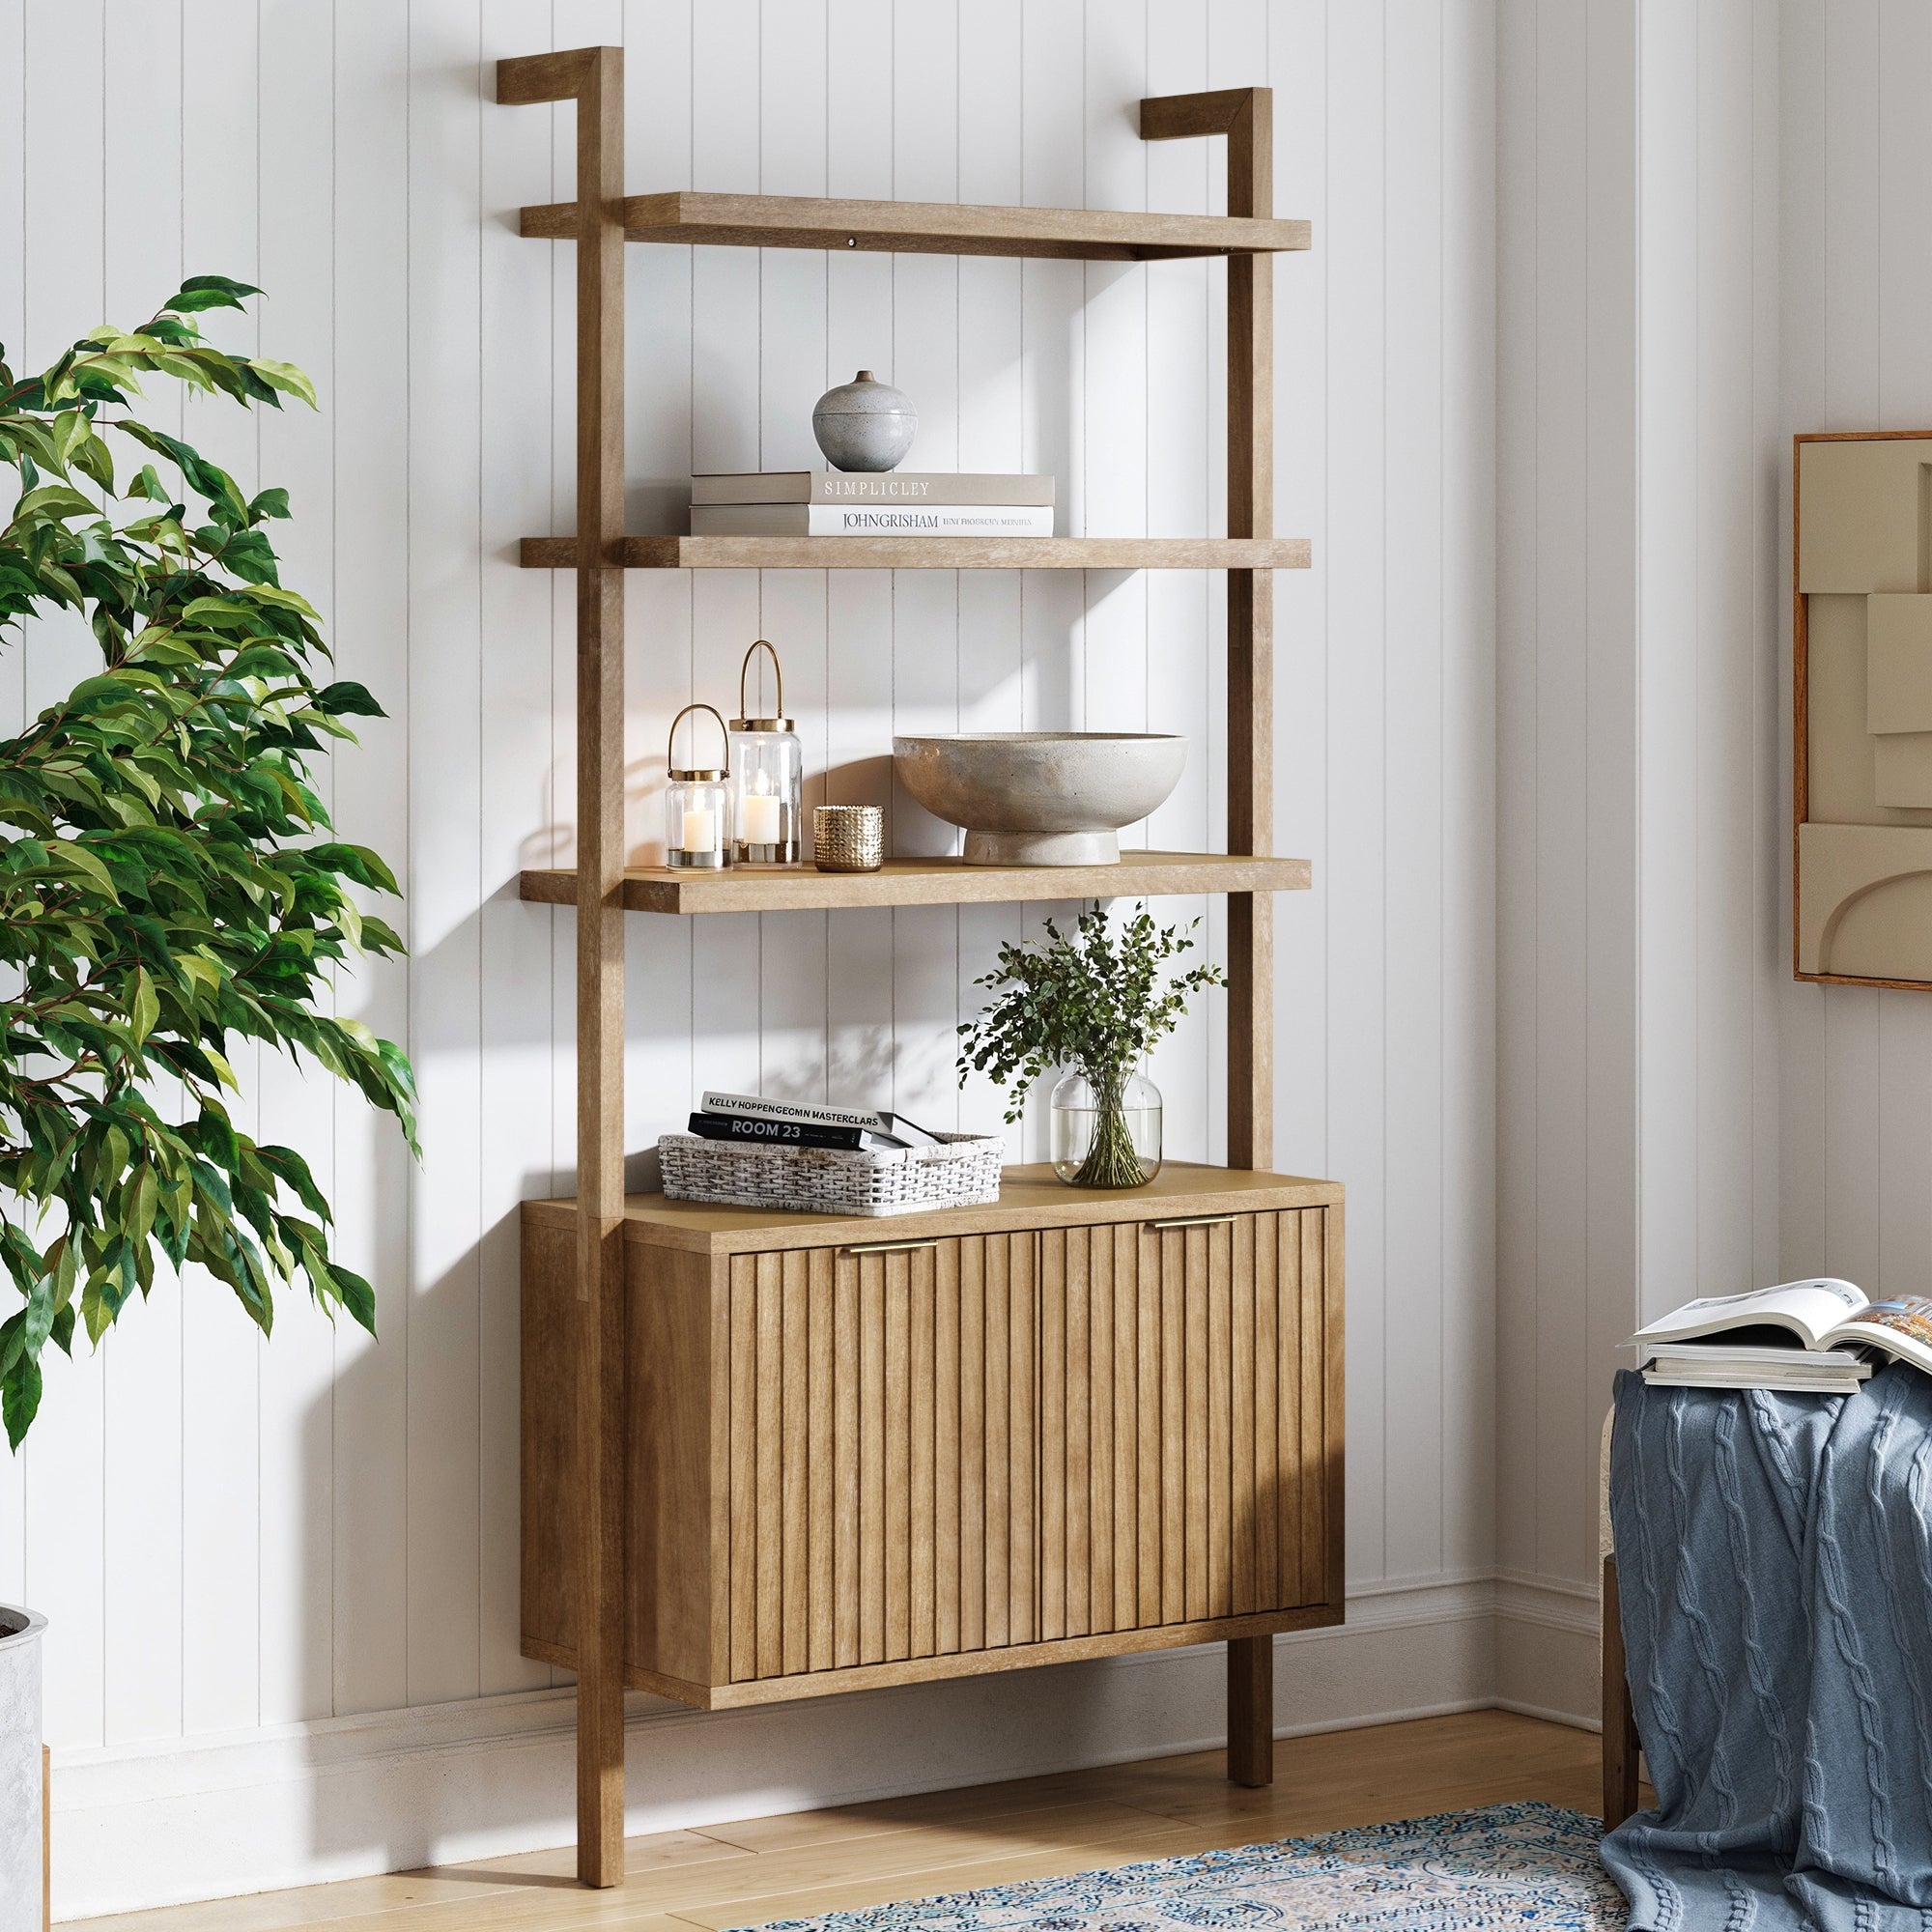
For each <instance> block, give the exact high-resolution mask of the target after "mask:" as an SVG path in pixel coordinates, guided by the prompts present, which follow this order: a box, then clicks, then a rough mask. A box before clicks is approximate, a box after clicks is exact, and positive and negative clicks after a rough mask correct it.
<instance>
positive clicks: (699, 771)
mask: <svg viewBox="0 0 1932 1932" xmlns="http://www.w3.org/2000/svg"><path fill="white" fill-rule="evenodd" d="M694 711H708V712H710V713H711V715H712V717H714V718H715V719H717V721H718V736H719V740H720V742H721V743H722V744H723V745H724V747H725V763H724V764H723V765H717V766H696V765H693V766H688V767H686V768H685V769H684V770H682V771H680V770H679V768H678V766H677V763H676V758H677V727H678V726H679V725H682V724H683V723H684V721H685V720H686V719H687V718H689V717H690V716H691V714H692V713H693V712H694ZM730 762H731V734H730V732H729V731H728V730H726V729H725V717H724V714H723V713H722V712H721V711H720V710H719V709H718V707H717V706H716V705H715V704H687V705H686V706H685V707H684V709H683V710H682V711H680V712H679V713H678V714H677V716H676V717H675V718H673V719H672V720H671V721H670V733H669V735H668V737H667V738H666V739H665V768H666V770H667V771H668V773H669V775H670V776H671V777H672V778H674V779H675V778H721V779H722V778H723V777H724V776H725V770H726V768H727V767H728V766H729V764H730Z"/></svg>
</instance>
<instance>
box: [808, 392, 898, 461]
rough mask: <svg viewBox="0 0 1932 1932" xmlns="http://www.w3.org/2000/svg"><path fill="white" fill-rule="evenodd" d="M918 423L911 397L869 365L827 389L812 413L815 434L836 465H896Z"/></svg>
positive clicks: (820, 445)
mask: <svg viewBox="0 0 1932 1932" xmlns="http://www.w3.org/2000/svg"><path fill="white" fill-rule="evenodd" d="M918 428H919V412H917V411H916V410H915V409H914V408H913V406H912V398H911V397H910V396H908V395H906V394H905V393H904V392H903V391H902V390H899V389H895V388H894V387H893V385H892V384H890V383H881V382H880V381H879V380H878V379H877V378H876V377H875V376H874V375H873V374H872V372H871V371H870V370H869V369H861V370H860V371H859V373H858V374H857V375H856V376H854V377H853V379H852V380H851V381H850V382H849V383H842V384H839V386H838V388H836V389H827V390H826V392H825V393H824V395H822V396H820V397H819V399H818V401H817V403H816V405H815V406H814V407H813V409H812V412H811V433H812V435H813V436H815V437H816V438H817V439H818V446H819V448H820V449H822V450H823V451H824V452H825V460H826V462H828V463H829V464H831V466H832V467H833V469H862V470H863V469H870V470H879V469H896V468H897V466H898V465H899V464H900V463H902V462H903V461H904V460H905V453H906V451H907V450H909V449H910V448H911V447H912V440H913V435H914V432H915V431H917V430H918Z"/></svg>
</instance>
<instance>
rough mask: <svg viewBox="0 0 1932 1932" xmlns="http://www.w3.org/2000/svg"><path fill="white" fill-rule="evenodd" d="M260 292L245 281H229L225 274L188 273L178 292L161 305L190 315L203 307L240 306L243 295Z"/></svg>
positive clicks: (253, 294)
mask: <svg viewBox="0 0 1932 1932" xmlns="http://www.w3.org/2000/svg"><path fill="white" fill-rule="evenodd" d="M261 293H262V291H261V290H260V289H258V288H255V287H253V286H251V285H250V284H249V283H247V282H231V281H230V280H229V279H228V277H227V276H226V275H190V276H189V277H188V278H187V280H186V281H185V282H184V283H183V284H182V285H181V292H180V294H179V295H173V296H170V297H169V298H168V299H167V300H166V301H164V302H163V303H162V304H161V306H162V307H163V308H171V309H173V310H174V312H175V313H176V314H177V315H192V314H196V313H198V312H199V311H201V310H203V309H211V308H240V307H241V304H242V300H243V298H245V297H248V296H258V295H260V294H261Z"/></svg>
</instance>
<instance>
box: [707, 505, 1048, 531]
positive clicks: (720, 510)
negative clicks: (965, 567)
mask: <svg viewBox="0 0 1932 1932" xmlns="http://www.w3.org/2000/svg"><path fill="white" fill-rule="evenodd" d="M691 533H692V535H693V536H695V537H1050V536H1051V535H1052V534H1053V506H1052V505H1051V504H1050V503H1033V504H1027V503H1010V504H999V503H919V504H910V503H694V504H693V505H692V506H691Z"/></svg>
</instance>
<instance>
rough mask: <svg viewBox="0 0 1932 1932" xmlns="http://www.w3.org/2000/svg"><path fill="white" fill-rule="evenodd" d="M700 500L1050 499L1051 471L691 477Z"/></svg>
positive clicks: (782, 472) (868, 471)
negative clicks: (1014, 474) (1012, 473)
mask: <svg viewBox="0 0 1932 1932" xmlns="http://www.w3.org/2000/svg"><path fill="white" fill-rule="evenodd" d="M691 500H692V501H693V502H694V503H992V504H995V505H1002V506H1003V505H1006V504H1009V503H1035V504H1037V503H1047V504H1050V503H1051V502H1052V501H1053V478H1052V477H1051V476H1032V475H1022V476H1011V475H1008V476H1003V475H998V474H994V473H989V472H984V471H980V472H973V471H963V472H956V473H955V472H953V471H950V470H934V469H877V470H871V469H761V470H733V471H728V472H727V471H720V472H718V473H716V474H713V475H709V476H694V477H693V478H692V479H691Z"/></svg>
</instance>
